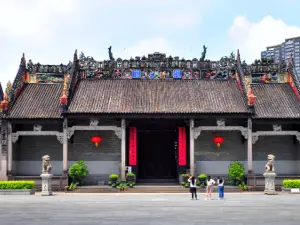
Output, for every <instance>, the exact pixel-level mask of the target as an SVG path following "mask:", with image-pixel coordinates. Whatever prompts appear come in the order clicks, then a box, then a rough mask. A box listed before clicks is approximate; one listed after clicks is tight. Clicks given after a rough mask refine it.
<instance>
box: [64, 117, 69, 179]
mask: <svg viewBox="0 0 300 225" xmlns="http://www.w3.org/2000/svg"><path fill="white" fill-rule="evenodd" d="M67 173H68V120H67V119H66V118H65V119H64V122H63V174H64V175H65V174H67Z"/></svg>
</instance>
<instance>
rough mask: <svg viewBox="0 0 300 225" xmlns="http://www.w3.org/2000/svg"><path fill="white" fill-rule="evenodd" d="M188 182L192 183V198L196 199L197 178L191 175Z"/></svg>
mask: <svg viewBox="0 0 300 225" xmlns="http://www.w3.org/2000/svg"><path fill="white" fill-rule="evenodd" d="M188 182H189V183H190V192H191V193H192V200H193V199H194V196H195V199H196V200H197V186H196V185H197V181H196V178H195V177H193V176H190V177H189V179H188Z"/></svg>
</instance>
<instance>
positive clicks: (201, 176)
mask: <svg viewBox="0 0 300 225" xmlns="http://www.w3.org/2000/svg"><path fill="white" fill-rule="evenodd" d="M198 179H207V175H206V174H205V173H201V174H200V175H199V176H198Z"/></svg>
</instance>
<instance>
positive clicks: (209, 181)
mask: <svg viewBox="0 0 300 225" xmlns="http://www.w3.org/2000/svg"><path fill="white" fill-rule="evenodd" d="M215 183H216V182H215V181H214V180H213V179H211V177H210V176H207V180H206V184H207V188H206V197H205V200H207V199H211V192H212V190H213V186H214V185H215Z"/></svg>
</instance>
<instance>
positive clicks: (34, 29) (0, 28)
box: [0, 0, 76, 42]
mask: <svg viewBox="0 0 300 225" xmlns="http://www.w3.org/2000/svg"><path fill="white" fill-rule="evenodd" d="M75 8H76V4H75V3H74V2H72V1H71V0H64V1H60V0H51V1H40V0H27V1H26V2H25V1H24V2H20V1H13V0H11V1H0V33H1V34H3V35H4V36H8V37H12V38H13V39H21V38H26V39H27V40H31V41H39V40H40V41H44V42H45V41H46V40H45V39H47V40H50V39H51V37H52V35H54V34H53V32H52V31H53V24H54V23H55V22H60V21H59V19H61V18H60V17H61V16H63V17H65V15H67V14H68V13H70V12H73V11H74V10H75Z"/></svg>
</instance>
